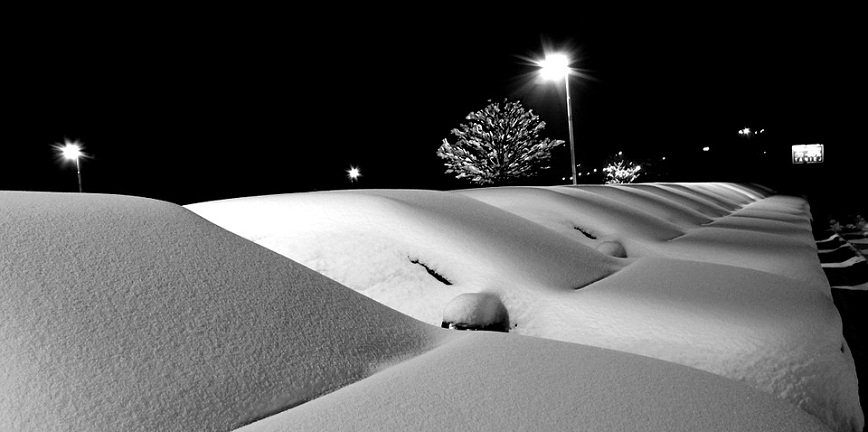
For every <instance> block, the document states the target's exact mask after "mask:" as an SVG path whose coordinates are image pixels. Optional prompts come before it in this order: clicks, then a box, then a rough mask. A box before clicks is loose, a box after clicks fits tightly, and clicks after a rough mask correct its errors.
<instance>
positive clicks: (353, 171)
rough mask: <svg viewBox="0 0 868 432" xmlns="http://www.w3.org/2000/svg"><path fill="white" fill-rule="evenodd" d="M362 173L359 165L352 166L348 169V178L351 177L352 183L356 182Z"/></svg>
mask: <svg viewBox="0 0 868 432" xmlns="http://www.w3.org/2000/svg"><path fill="white" fill-rule="evenodd" d="M361 175H362V173H361V171H359V169H358V168H357V167H354V166H351V167H350V169H348V170H347V178H349V179H350V183H355V182H356V181H357V180H358V179H359V176H361Z"/></svg>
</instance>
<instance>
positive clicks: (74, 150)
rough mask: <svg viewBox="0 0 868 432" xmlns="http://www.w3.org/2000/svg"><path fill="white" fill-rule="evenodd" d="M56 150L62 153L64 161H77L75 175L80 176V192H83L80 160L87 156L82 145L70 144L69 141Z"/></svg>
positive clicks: (56, 147)
mask: <svg viewBox="0 0 868 432" xmlns="http://www.w3.org/2000/svg"><path fill="white" fill-rule="evenodd" d="M54 148H55V149H57V150H58V151H59V152H60V154H61V156H63V158H64V159H66V160H74V161H75V173H76V175H77V176H78V191H79V192H81V191H82V189H81V164H80V163H79V159H81V158H83V157H85V154H84V153H83V152H82V151H81V144H80V143H79V142H78V141H72V142H69V140H64V141H63V146H61V145H59V144H58V145H55V146H54Z"/></svg>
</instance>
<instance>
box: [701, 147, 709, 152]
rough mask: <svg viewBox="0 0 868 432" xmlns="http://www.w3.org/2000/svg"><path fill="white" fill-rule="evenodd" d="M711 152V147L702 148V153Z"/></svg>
mask: <svg viewBox="0 0 868 432" xmlns="http://www.w3.org/2000/svg"><path fill="white" fill-rule="evenodd" d="M709 150H711V147H709V146H705V147H703V148H702V151H704V152H707V151H709Z"/></svg>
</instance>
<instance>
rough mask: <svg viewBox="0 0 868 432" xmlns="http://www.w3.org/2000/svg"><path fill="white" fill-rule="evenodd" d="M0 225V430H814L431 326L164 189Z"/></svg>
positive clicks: (772, 408) (697, 387) (722, 383)
mask: <svg viewBox="0 0 868 432" xmlns="http://www.w3.org/2000/svg"><path fill="white" fill-rule="evenodd" d="M506 220H510V219H509V218H506ZM0 228H2V229H0V290H2V292H0V294H2V295H0V316H2V318H3V319H2V321H0V364H2V365H3V368H2V373H0V430H4V431H6V430H10V431H13V430H14V431H22V432H31V431H33V432H35V431H39V432H46V431H47V432H51V431H67V430H77V431H78V430H81V431H116V430H123V431H160V432H164V431H192V430H222V431H229V430H234V429H236V428H240V429H237V430H240V431H247V432H250V431H264V430H348V429H350V430H442V429H444V428H446V429H466V428H469V429H490V428H493V427H495V426H496V427H499V428H507V429H521V430H531V429H540V428H543V429H546V430H576V429H589V430H599V431H616V430H639V429H642V430H659V431H672V430H723V429H727V430H730V429H731V428H736V429H741V430H764V431H778V430H780V431H785V430H786V431H796V432H800V431H822V430H826V429H825V427H824V426H823V425H822V424H821V423H820V422H819V421H818V420H817V419H815V418H813V417H811V416H810V415H808V414H806V413H804V412H802V411H800V410H798V409H796V408H795V407H793V406H791V405H790V404H788V403H786V402H784V401H781V400H779V399H776V398H774V397H772V396H770V395H768V394H765V393H762V392H759V391H757V390H755V389H751V388H749V387H748V386H745V385H743V384H741V383H738V382H735V381H731V380H727V379H724V378H721V377H718V376H716V375H713V374H709V373H705V372H701V371H698V370H695V369H692V368H689V367H686V366H681V365H677V364H674V363H667V362H662V361H659V360H654V359H651V358H648V357H642V356H637V355H633V354H627V353H623V352H618V351H610V350H604V349H599V348H592V347H588V346H583V345H579V344H566V343H561V342H556V341H551V340H544V339H537V338H527V337H521V336H508V335H498V334H495V333H489V332H453V331H448V330H443V329H439V328H437V327H434V326H429V325H427V324H424V323H422V322H420V321H417V320H415V319H413V318H410V317H408V316H406V315H403V314H400V313H398V312H396V311H394V310H392V309H390V308H387V307H385V306H383V305H381V304H379V303H377V302H374V301H372V300H370V299H368V298H366V297H364V296H362V295H359V294H357V293H356V292H354V291H353V290H351V289H349V288H346V287H343V286H340V285H339V284H337V283H336V282H334V281H332V280H330V279H328V278H326V277H324V276H322V275H320V274H318V273H315V272H313V271H311V270H309V269H307V268H305V267H303V266H301V265H299V264H297V263H295V262H293V261H291V260H288V259H286V258H284V257H282V256H280V255H278V254H275V253H273V252H271V251H269V250H267V249H265V248H262V247H260V246H258V245H256V244H254V243H253V242H250V241H247V240H245V239H243V238H241V237H239V236H236V235H234V234H232V233H230V232H228V231H225V230H223V229H221V228H219V227H217V226H215V225H213V224H211V223H210V222H208V221H206V220H204V219H202V218H200V217H198V216H196V215H195V214H193V213H192V212H190V211H188V210H186V209H184V208H182V207H179V206H176V205H173V204H169V203H164V202H159V201H154V200H149V199H144V198H135V197H124V196H112V195H94V194H58V193H33V192H0ZM580 250H582V251H584V252H583V253H587V251H585V250H584V249H580ZM589 256H590V257H595V256H596V255H594V254H590V255H589ZM604 261H605V260H604ZM605 262H607V261H605ZM588 287H590V285H589V286H588ZM551 291H552V292H557V293H561V294H566V292H564V291H563V290H557V289H554V290H551ZM581 291H583V290H580V291H579V292H581Z"/></svg>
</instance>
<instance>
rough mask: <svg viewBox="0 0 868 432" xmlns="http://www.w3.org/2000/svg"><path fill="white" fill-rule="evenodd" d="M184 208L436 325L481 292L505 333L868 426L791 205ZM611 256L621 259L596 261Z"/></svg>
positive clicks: (679, 200) (340, 200)
mask: <svg viewBox="0 0 868 432" xmlns="http://www.w3.org/2000/svg"><path fill="white" fill-rule="evenodd" d="M187 208H189V209H190V210H192V211H194V212H196V213H198V214H200V215H202V216H203V217H205V218H207V219H209V220H211V221H212V222H214V223H216V224H218V225H220V226H222V227H224V228H226V229H228V230H230V231H232V232H235V233H237V234H239V235H241V236H243V237H245V238H248V239H250V240H253V241H255V242H257V243H259V244H261V245H263V246H265V247H268V248H270V249H272V250H274V251H276V252H278V253H280V254H282V255H284V256H286V257H289V258H291V259H293V260H295V261H297V262H299V263H301V264H303V265H305V266H308V267H310V268H312V269H314V270H316V271H318V272H321V273H323V274H325V275H326V276H329V277H331V278H334V279H335V280H337V281H338V282H340V283H342V284H344V285H346V286H348V287H350V288H352V289H354V290H357V291H358V292H361V293H363V294H365V295H367V296H368V297H370V298H373V299H375V300H377V301H379V302H381V303H383V304H385V305H387V306H389V307H391V308H394V309H396V310H398V311H400V312H403V313H405V314H408V315H410V316H413V317H415V318H417V319H419V320H421V321H424V322H426V323H429V324H432V325H439V324H440V322H441V320H442V318H443V317H442V313H443V311H444V307H445V306H446V305H447V304H448V303H449V302H450V301H451V300H452V299H453V298H455V297H456V296H458V295H460V294H464V293H480V292H482V293H491V294H494V295H497V296H499V297H500V299H501V300H502V302H503V304H504V305H505V306H506V308H507V311H508V314H509V316H510V321H511V325H512V326H513V329H512V332H513V333H517V334H521V335H528V336H537V337H543V338H550V339H556V340H560V341H567V342H574V343H580V344H585V345H591V346H597V347H602V348H608V349H613V350H618V351H622V352H627V353H633V354H640V355H644V356H649V357H654V358H657V359H661V360H666V361H670V362H674V363H677V364H681V365H686V366H690V367H694V368H697V369H701V370H704V371H707V372H711V373H714V374H717V375H719V376H722V377H726V378H730V379H733V380H736V381H741V382H744V383H747V384H749V385H750V386H752V387H754V388H756V389H759V390H762V391H764V392H766V393H768V394H771V395H775V396H777V397H779V398H782V399H784V400H787V401H789V402H790V403H792V404H793V405H795V406H798V407H800V408H802V409H804V410H805V411H807V412H809V413H811V414H813V415H815V416H817V417H818V418H820V419H821V420H823V421H824V422H825V423H826V424H827V425H829V426H830V427H831V428H833V429H835V430H841V431H845V430H861V428H862V425H863V423H864V417H863V414H862V412H861V409H860V406H859V400H858V394H857V382H856V374H855V368H854V365H853V359H852V355H851V354H850V352H849V350H848V348H847V345H846V342H845V341H844V339H843V336H842V330H841V319H840V315H839V314H838V311H837V309H836V308H835V306H834V304H833V303H832V299H831V295H830V287H829V285H828V282H827V280H826V279H825V276H824V274H823V272H822V269H821V267H820V265H819V261H818V258H817V255H816V247H815V245H814V243H813V240H812V235H811V232H810V217H811V215H810V208H809V207H808V205H807V203H806V202H805V201H804V200H802V199H799V198H795V197H786V196H780V195H774V194H772V193H771V192H770V191H768V190H766V189H763V188H760V187H755V186H746V185H737V184H726V183H699V184H697V183H690V184H688V183H685V184H639V185H624V186H600V185H597V186H578V187H575V186H573V187H570V186H554V187H504V188H487V189H469V190H460V191H451V192H436V191H421V190H354V191H332V192H317V193H300V194H285V195H271V196H260V197H246V198H238V199H232V200H223V201H213V202H207V203H198V204H192V205H189V206H187ZM613 243H614V244H619V245H621V246H622V247H623V250H624V251H625V252H626V255H627V258H616V257H612V256H610V255H611V254H606V253H601V251H600V250H598V248H600V249H606V248H602V247H601V245H604V244H609V245H611V244H613ZM607 248H608V247H607ZM603 252H605V250H604V251H603ZM435 275H436V276H439V278H438V277H434V276H435ZM444 280H445V281H448V283H444Z"/></svg>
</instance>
